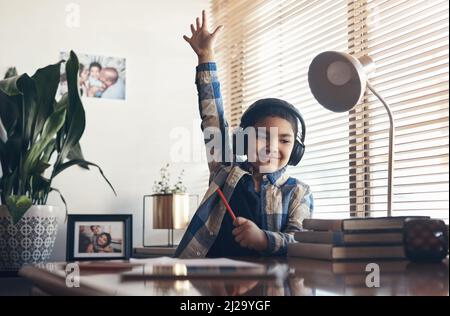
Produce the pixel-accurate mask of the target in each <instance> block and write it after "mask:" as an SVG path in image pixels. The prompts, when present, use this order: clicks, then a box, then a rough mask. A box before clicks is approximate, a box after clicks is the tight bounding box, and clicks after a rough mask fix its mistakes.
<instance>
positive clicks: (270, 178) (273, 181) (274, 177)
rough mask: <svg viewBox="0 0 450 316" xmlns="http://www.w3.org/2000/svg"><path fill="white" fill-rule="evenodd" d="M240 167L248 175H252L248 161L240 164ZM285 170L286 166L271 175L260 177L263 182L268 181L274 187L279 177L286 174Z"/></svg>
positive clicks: (251, 168)
mask: <svg viewBox="0 0 450 316" xmlns="http://www.w3.org/2000/svg"><path fill="white" fill-rule="evenodd" d="M241 167H242V168H243V169H244V170H246V171H248V172H249V173H250V174H253V166H252V165H251V164H250V163H249V162H248V161H244V162H242V164H241ZM286 169H287V166H285V167H283V168H281V169H280V170H277V171H275V172H272V173H265V174H264V175H263V177H262V178H263V181H267V180H268V181H269V182H270V183H271V184H272V185H276V182H277V180H278V179H280V177H281V176H282V175H283V174H284V173H285V172H286Z"/></svg>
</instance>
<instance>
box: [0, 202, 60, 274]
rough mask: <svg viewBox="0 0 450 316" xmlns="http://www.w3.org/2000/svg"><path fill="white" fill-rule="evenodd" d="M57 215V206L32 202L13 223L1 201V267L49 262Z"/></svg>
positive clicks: (9, 267) (16, 268)
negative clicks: (23, 213) (16, 221)
mask: <svg viewBox="0 0 450 316" xmlns="http://www.w3.org/2000/svg"><path fill="white" fill-rule="evenodd" d="M57 215H58V208H57V207H53V206H47V205H33V206H31V207H30V209H29V210H28V211H27V212H26V213H25V215H24V216H23V217H22V218H21V219H20V221H19V222H18V223H17V224H15V225H13V223H12V218H11V216H10V215H9V212H8V210H7V207H6V206H5V205H0V270H3V271H15V270H19V269H20V268H21V267H22V266H23V265H25V264H31V263H33V264H37V263H45V262H47V261H48V259H49V258H50V256H51V254H52V250H53V246H54V245H55V239H56V233H57V228H58V216H57Z"/></svg>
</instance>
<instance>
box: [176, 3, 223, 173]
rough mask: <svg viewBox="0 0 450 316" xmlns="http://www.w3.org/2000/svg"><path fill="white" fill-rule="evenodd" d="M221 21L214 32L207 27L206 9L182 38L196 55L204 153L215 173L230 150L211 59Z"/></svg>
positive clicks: (215, 67) (211, 169) (217, 82)
mask: <svg viewBox="0 0 450 316" xmlns="http://www.w3.org/2000/svg"><path fill="white" fill-rule="evenodd" d="M222 28H223V26H222V25H220V26H218V27H217V28H216V29H215V31H214V32H213V33H210V32H209V31H208V25H207V19H206V13H205V11H203V12H202V21H201V23H200V19H199V18H197V19H196V25H195V26H194V25H193V24H191V32H192V36H191V37H188V36H186V35H184V36H183V38H184V39H185V40H186V42H188V43H189V45H191V47H192V49H193V50H194V52H195V53H196V54H197V57H198V66H197V74H196V80H195V83H196V85H197V90H198V97H199V110H200V116H201V118H202V126H201V127H202V131H203V134H204V139H205V145H206V154H207V158H208V166H209V171H210V174H211V175H212V174H214V173H215V172H216V171H217V170H218V169H219V168H220V166H221V165H222V164H224V163H226V162H229V161H230V158H227V157H226V155H230V153H231V145H230V142H229V139H228V137H227V136H228V134H227V133H228V124H227V122H226V120H225V115H224V110H223V102H222V95H221V92H220V83H219V79H218V77H217V66H216V63H215V60H214V44H215V42H216V40H217V36H218V34H219V32H220V30H221V29H222Z"/></svg>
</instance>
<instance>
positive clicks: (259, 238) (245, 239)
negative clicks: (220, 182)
mask: <svg viewBox="0 0 450 316" xmlns="http://www.w3.org/2000/svg"><path fill="white" fill-rule="evenodd" d="M217 193H218V194H219V196H220V198H221V199H222V202H223V203H224V205H225V208H226V209H227V212H228V214H230V216H231V218H232V219H233V224H234V226H236V228H235V229H233V231H232V234H233V235H234V239H235V240H236V242H238V243H239V245H241V247H246V248H249V249H254V250H257V251H263V250H266V249H267V243H268V242H267V237H266V234H265V233H264V232H263V231H262V230H261V229H260V228H259V227H258V226H257V225H256V224H255V223H253V222H252V221H251V220H249V219H246V218H244V217H236V215H234V212H233V210H232V209H231V207H230V205H229V204H228V201H227V199H226V198H225V195H224V194H223V192H222V190H221V189H220V188H218V189H217Z"/></svg>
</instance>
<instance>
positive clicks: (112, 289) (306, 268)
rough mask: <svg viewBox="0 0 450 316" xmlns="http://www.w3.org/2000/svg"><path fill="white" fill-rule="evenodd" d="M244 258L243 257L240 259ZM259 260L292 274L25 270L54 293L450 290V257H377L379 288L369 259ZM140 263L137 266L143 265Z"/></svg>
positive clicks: (40, 289) (38, 286) (37, 285)
mask: <svg viewBox="0 0 450 316" xmlns="http://www.w3.org/2000/svg"><path fill="white" fill-rule="evenodd" d="M241 260H242V259H241ZM248 261H257V262H260V263H263V264H266V265H270V266H276V265H278V264H288V266H289V269H290V272H291V273H290V276H289V277H288V278H287V279H286V280H284V281H282V282H275V281H267V280H265V281H261V280H227V281H217V280H214V281H212V280H211V281H209V280H204V281H203V280H202V281H149V280H138V281H132V282H122V280H121V275H120V273H121V272H123V271H125V270H130V268H128V269H124V270H118V269H111V270H110V271H105V270H95V271H93V270H89V271H83V269H81V271H80V276H81V277H80V287H79V288H76V287H67V286H66V282H65V264H64V263H59V264H53V265H47V267H46V268H36V267H25V268H23V269H22V270H21V271H20V273H19V274H20V275H21V276H22V277H24V278H26V279H28V280H30V281H31V282H32V283H33V284H34V291H33V293H37V294H50V295H151V296H153V295H156V296H162V295H163V296H168V295H179V296H184V295H191V296H197V295H203V296H208V295H228V296H234V295H251V296H279V295H285V296H291V295H293V296H301V295H316V296H319V295H402V296H403V295H433V296H434V295H449V287H448V283H449V277H448V272H449V268H448V258H447V259H446V260H444V261H443V262H442V263H433V264H418V263H411V262H407V261H380V260H378V261H376V262H377V263H378V264H379V267H380V287H379V288H368V287H367V286H366V285H365V280H366V276H367V275H368V272H365V267H366V264H367V262H329V261H318V260H309V259H298V258H287V259H272V258H265V259H259V260H254V259H253V260H248ZM142 268H143V267H142V266H135V267H133V268H132V269H142Z"/></svg>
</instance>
